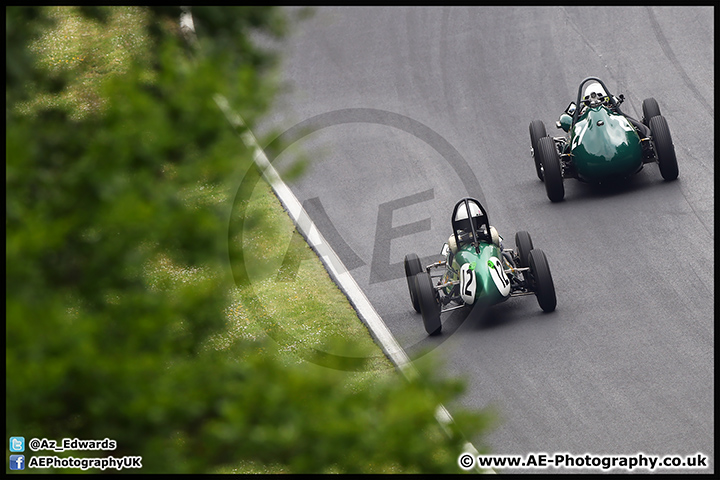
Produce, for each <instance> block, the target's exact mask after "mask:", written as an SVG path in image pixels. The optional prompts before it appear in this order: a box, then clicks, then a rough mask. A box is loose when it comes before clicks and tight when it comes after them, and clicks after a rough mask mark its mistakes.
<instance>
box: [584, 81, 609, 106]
mask: <svg viewBox="0 0 720 480" xmlns="http://www.w3.org/2000/svg"><path fill="white" fill-rule="evenodd" d="M607 99H608V98H607V93H605V89H603V88H602V85H600V84H599V83H598V82H592V83H591V84H590V85H588V86H587V87H585V93H584V96H583V100H584V101H585V102H587V104H588V106H590V107H597V106H598V105H602V104H604V103H605V102H606V101H607Z"/></svg>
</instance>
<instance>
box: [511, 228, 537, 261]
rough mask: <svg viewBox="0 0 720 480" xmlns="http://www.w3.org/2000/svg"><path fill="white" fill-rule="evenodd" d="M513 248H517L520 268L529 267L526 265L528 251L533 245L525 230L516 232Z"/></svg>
mask: <svg viewBox="0 0 720 480" xmlns="http://www.w3.org/2000/svg"><path fill="white" fill-rule="evenodd" d="M515 247H516V248H517V254H518V258H519V259H520V266H521V267H527V266H529V265H530V264H529V263H528V255H529V254H530V250H532V249H533V243H532V238H530V234H529V233H528V232H526V231H525V230H521V231H519V232H517V233H516V234H515Z"/></svg>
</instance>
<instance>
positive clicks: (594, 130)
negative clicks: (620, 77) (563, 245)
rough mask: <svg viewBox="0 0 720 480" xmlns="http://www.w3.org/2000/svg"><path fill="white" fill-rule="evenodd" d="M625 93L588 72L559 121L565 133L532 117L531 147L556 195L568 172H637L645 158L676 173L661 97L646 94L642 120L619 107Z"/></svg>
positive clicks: (618, 176) (557, 197)
mask: <svg viewBox="0 0 720 480" xmlns="http://www.w3.org/2000/svg"><path fill="white" fill-rule="evenodd" d="M585 85H587V86H585ZM583 87H584V88H583ZM624 99H625V98H624V96H623V95H619V96H618V97H616V96H614V95H612V94H610V93H609V92H608V89H607V87H606V86H605V84H604V83H603V82H602V80H600V79H599V78H596V77H588V78H586V79H584V80H583V81H582V82H581V83H580V87H579V88H578V94H577V101H576V102H571V103H570V105H568V107H567V109H565V112H564V113H563V114H562V115H560V119H559V120H558V121H557V122H556V123H555V125H556V126H557V128H560V129H562V130H564V131H565V132H566V135H565V136H562V137H550V136H548V135H547V133H546V130H545V124H544V123H543V122H542V121H541V120H533V121H532V122H531V123H530V144H531V149H530V152H531V155H532V156H533V157H534V159H535V169H536V172H537V176H538V178H540V180H542V181H544V182H545V189H546V192H547V196H548V198H549V199H550V200H551V201H553V202H559V201H561V200H562V199H563V198H564V197H565V187H564V186H563V179H564V178H576V179H578V180H580V181H581V182H586V183H595V184H601V183H608V182H612V181H616V180H622V179H626V178H629V177H631V176H632V175H635V174H636V173H638V172H639V171H640V170H642V168H643V165H644V164H646V163H657V164H658V165H659V166H660V174H661V175H662V177H663V179H665V180H668V181H670V180H675V179H676V178H677V176H678V164H677V159H676V157H675V147H674V145H673V141H672V137H671V136H670V130H669V128H668V125H667V121H666V120H665V117H663V116H662V115H661V114H660V107H659V106H658V103H657V101H655V99H654V98H647V99H645V100H643V102H642V110H643V119H642V122H640V121H637V120H635V119H634V118H632V117H630V116H628V115H626V114H625V113H624V112H622V111H621V110H620V104H621V103H622V102H623V101H624Z"/></svg>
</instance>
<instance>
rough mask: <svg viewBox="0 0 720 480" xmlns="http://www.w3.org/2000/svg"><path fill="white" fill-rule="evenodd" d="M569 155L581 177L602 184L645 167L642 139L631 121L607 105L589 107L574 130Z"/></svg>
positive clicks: (566, 151)
mask: <svg viewBox="0 0 720 480" xmlns="http://www.w3.org/2000/svg"><path fill="white" fill-rule="evenodd" d="M570 138H571V139H572V140H571V142H570V143H566V144H565V149H564V151H563V152H561V153H565V154H569V155H570V156H571V157H572V159H573V164H574V167H575V170H576V172H577V175H578V177H579V178H581V179H583V180H585V181H597V182H602V181H603V180H605V179H608V178H619V177H627V176H630V175H633V174H635V173H637V172H638V171H639V170H640V169H641V168H642V166H643V150H642V146H641V145H640V136H639V135H638V133H637V131H636V130H635V128H634V127H633V126H632V125H631V124H630V122H628V121H627V119H626V118H625V117H624V116H623V115H620V114H618V113H614V112H612V111H610V109H609V108H608V107H606V106H605V105H600V106H597V107H592V108H587V109H586V111H585V112H583V113H582V115H581V116H580V117H579V119H578V121H577V122H575V125H574V126H573V127H572V130H571V131H570Z"/></svg>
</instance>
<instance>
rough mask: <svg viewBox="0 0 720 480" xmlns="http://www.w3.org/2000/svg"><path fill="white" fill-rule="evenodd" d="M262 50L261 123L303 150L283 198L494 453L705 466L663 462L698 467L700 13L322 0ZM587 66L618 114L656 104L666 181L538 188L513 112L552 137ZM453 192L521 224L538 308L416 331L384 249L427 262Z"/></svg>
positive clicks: (706, 192) (707, 186)
mask: <svg viewBox="0 0 720 480" xmlns="http://www.w3.org/2000/svg"><path fill="white" fill-rule="evenodd" d="M281 48H282V52H283V65H284V67H283V78H284V80H285V81H286V82H287V86H288V87H289V88H288V90H287V91H286V92H285V94H283V95H282V97H281V98H280V101H279V102H278V103H277V105H276V110H275V113H274V114H273V115H272V116H270V117H269V118H268V119H267V120H266V122H265V123H264V124H263V126H262V127H261V130H264V131H265V132H267V131H269V130H270V129H274V130H276V131H279V132H282V131H287V130H289V131H290V132H291V133H292V134H293V135H295V136H296V137H297V141H296V142H295V143H294V144H293V147H296V148H299V149H300V150H302V151H304V152H305V153H306V154H308V155H309V156H310V157H312V159H313V161H312V163H311V165H310V167H309V168H308V171H307V172H306V174H305V175H303V176H302V177H301V178H300V179H298V180H296V181H293V182H290V183H289V185H290V187H291V189H292V191H293V192H294V193H295V195H296V196H297V197H298V199H299V200H300V201H301V202H303V203H304V205H305V207H306V210H307V211H308V213H309V214H310V216H311V217H312V218H313V220H314V221H315V223H316V225H317V226H318V227H319V229H320V231H321V232H322V233H323V235H324V236H325V238H326V239H327V241H328V242H329V243H330V244H331V245H332V247H333V248H334V249H335V250H336V251H337V253H338V254H339V256H340V258H341V259H342V260H343V262H344V263H345V265H346V266H347V268H348V269H349V270H350V271H351V273H352V275H353V277H354V278H355V279H356V281H357V282H358V284H359V285H360V287H361V288H362V289H363V291H364V293H365V294H366V295H367V296H368V298H369V299H370V301H371V302H372V304H373V305H374V306H375V308H376V310H377V311H378V313H379V314H380V315H381V316H382V318H383V319H384V321H385V323H386V324H387V325H388V327H389V329H390V330H391V332H392V333H393V335H394V336H395V337H396V338H397V340H398V341H399V343H400V344H401V345H402V346H403V348H404V349H405V350H406V351H407V352H408V354H409V355H410V356H411V358H413V359H417V358H419V357H421V356H424V355H426V354H427V353H426V352H428V351H430V352H432V355H434V356H436V358H437V360H438V361H439V362H442V363H444V367H443V368H444V370H445V371H446V372H447V374H448V375H452V376H461V377H462V378H465V379H466V381H467V384H468V390H467V392H466V394H465V395H464V396H463V397H462V400H461V402H462V405H463V406H466V407H470V408H485V407H490V406H492V407H494V408H496V409H498V410H499V411H500V412H501V415H502V420H503V423H502V425H501V426H500V427H499V428H498V429H496V430H495V431H493V432H492V433H491V435H489V436H488V437H487V442H488V444H489V447H490V449H491V451H492V453H495V454H518V455H526V454H528V453H542V452H544V453H548V454H554V453H558V452H569V453H571V454H574V455H582V454H585V453H591V454H596V455H611V454H618V455H623V454H625V455H632V454H636V453H638V452H643V453H645V454H648V455H657V456H664V455H693V454H696V453H698V452H700V453H702V454H705V455H707V456H709V457H710V466H709V468H708V469H703V470H679V471H678V472H681V473H685V472H688V471H699V472H704V473H711V472H714V393H713V392H714V293H713V292H714V123H715V122H714V82H715V77H714V9H713V8H712V7H632V8H616V7H612V8H602V7H599V8H587V7H585V8H572V7H538V8H529V7H468V8H460V7H432V8H420V7H408V8H400V7H392V8H381V7H367V8H360V7H332V8H331V7H321V8H318V9H316V13H315V15H314V16H313V17H312V18H311V19H310V20H306V21H305V22H303V23H301V24H300V25H299V26H298V27H297V29H296V31H295V32H294V33H293V35H292V36H291V39H290V41H288V42H287V43H286V44H284V45H283V46H282V47H281ZM587 76H597V77H600V78H601V79H603V81H604V82H605V83H606V85H607V86H608V88H609V89H610V90H611V91H612V92H613V93H616V94H619V93H623V94H624V95H625V99H626V100H625V103H624V104H623V107H622V108H623V110H624V111H625V112H626V113H627V114H629V115H632V116H635V118H641V117H642V109H641V102H642V100H643V99H644V98H647V97H654V98H655V99H656V100H657V101H658V103H659V105H660V109H661V112H662V114H663V115H664V116H665V118H666V119H667V122H668V124H669V127H670V131H671V133H672V136H673V141H674V143H675V149H676V153H677V158H678V163H679V171H680V174H679V178H678V180H677V181H674V182H665V181H663V180H662V177H661V176H660V172H659V169H658V167H657V165H655V164H650V165H647V166H646V167H645V168H644V169H643V171H641V172H640V173H639V174H638V175H637V176H635V177H634V178H633V179H632V180H631V181H630V182H628V183H626V184H622V185H619V186H614V187H605V188H598V187H591V186H588V185H585V184H581V183H579V182H578V181H577V180H574V179H566V180H565V192H566V194H565V200H564V201H563V202H561V203H557V204H554V203H551V202H550V201H549V200H548V198H547V196H546V194H545V189H544V185H543V183H542V182H540V181H539V180H538V179H537V177H536V175H535V170H534V166H533V162H532V159H531V157H530V138H529V134H528V125H529V123H530V121H531V120H533V119H539V120H543V121H544V122H545V125H546V128H547V131H548V133H549V134H550V135H560V134H561V133H562V132H561V131H560V130H557V129H556V128H555V127H554V122H555V120H557V118H558V116H559V114H560V113H561V112H562V110H564V109H565V107H566V106H567V104H568V103H569V102H570V101H571V100H574V98H575V95H576V92H577V88H578V85H579V82H580V81H581V80H582V79H583V78H585V77H587ZM298 125H300V126H301V127H304V128H305V129H304V130H303V133H302V134H298V132H299V131H300V130H299V128H298V127H297V126H298ZM261 133H262V132H261ZM288 135H290V134H288ZM287 138H290V137H289V136H288V137H287ZM292 158H293V156H292V155H291V154H289V153H282V154H280V155H279V156H277V158H276V159H275V160H274V164H275V165H276V166H277V167H278V168H279V170H280V171H282V169H283V168H287V164H288V163H290V162H292ZM463 196H473V197H476V198H478V199H480V200H481V201H482V202H483V203H484V206H485V208H486V209H487V210H488V213H489V217H490V223H491V224H492V225H494V226H495V227H496V228H497V230H498V231H499V232H500V234H501V235H502V236H503V237H504V241H505V243H506V244H507V246H510V247H512V246H514V236H515V232H516V231H518V230H527V231H528V232H530V234H531V235H532V239H533V242H534V245H535V247H536V248H541V249H542V250H544V251H545V253H546V255H547V257H548V261H549V264H550V268H551V271H552V274H553V277H554V282H555V288H556V292H557V297H558V307H557V309H556V311H555V312H553V313H551V314H544V313H543V312H542V311H541V310H540V308H539V306H538V304H537V302H536V300H535V298H534V297H520V298H512V299H510V300H509V301H507V302H505V303H503V304H501V305H497V306H493V307H491V308H489V309H486V310H484V311H480V310H479V309H476V310H474V311H472V312H470V313H468V312H467V311H465V310H461V311H457V312H452V313H449V314H447V315H446V316H444V317H443V333H442V334H441V335H439V336H437V337H428V336H427V334H426V332H425V330H424V328H423V324H422V320H421V317H420V315H419V314H417V313H415V312H414V310H413V309H412V306H411V304H410V299H409V296H408V291H407V285H406V281H405V278H404V273H403V269H402V260H403V257H404V255H405V254H406V253H409V252H415V253H417V254H418V255H420V256H421V257H422V258H424V259H426V260H427V261H432V260H436V259H438V258H439V255H438V254H439V252H440V249H441V247H442V244H443V242H445V241H446V240H447V238H448V236H449V234H450V223H449V222H450V218H449V217H450V214H451V210H452V207H453V205H454V204H455V202H457V200H459V199H460V198H461V197H463ZM406 225H409V226H406ZM404 226H405V227H404ZM447 407H448V409H449V410H450V412H451V413H452V409H453V406H452V405H448V406H447ZM471 440H473V441H475V442H477V443H476V446H481V445H482V444H483V443H482V442H481V441H480V439H471ZM458 453H460V452H458ZM549 471H551V470H546V471H545V472H549ZM576 471H577V472H580V473H583V471H578V470H576ZM640 471H643V470H640ZM665 471H668V470H665ZM508 472H509V471H508ZM513 472H515V471H513ZM535 472H538V471H537V470H535ZM539 472H540V473H542V472H543V471H542V470H540V471H539ZM588 472H597V471H588ZM645 472H646V470H645Z"/></svg>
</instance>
